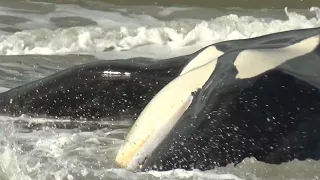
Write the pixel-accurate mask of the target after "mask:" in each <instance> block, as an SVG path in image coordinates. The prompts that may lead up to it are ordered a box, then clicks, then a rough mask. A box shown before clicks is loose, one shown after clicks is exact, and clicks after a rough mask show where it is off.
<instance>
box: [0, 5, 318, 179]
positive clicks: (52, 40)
mask: <svg viewBox="0 0 320 180" xmlns="http://www.w3.org/2000/svg"><path fill="white" fill-rule="evenodd" d="M319 26H320V9H319V7H310V8H309V9H305V10H301V9H300V10H297V9H288V8H284V9H280V10H279V9H277V10H275V9H273V10H272V9H259V10H252V9H251V10H249V9H241V8H229V9H227V8H225V9H223V8H217V9H214V8H200V7H190V6H181V7H180V6H177V7H176V6H175V7H162V6H157V5H148V6H133V5H132V6H129V5H127V6H125V5H122V6H120V5H112V4H106V3H102V4H99V5H97V6H80V5H77V4H51V3H40V2H38V3H34V2H20V3H18V2H17V3H13V2H12V3H10V2H5V3H0V56H1V57H0V91H6V90H8V89H11V88H14V87H17V86H19V85H23V84H25V83H27V82H30V81H33V80H37V79H40V78H42V77H45V76H48V75H50V74H53V73H55V72H58V71H60V70H63V69H66V68H69V67H72V66H75V65H78V64H83V63H88V62H93V61H98V60H110V59H119V60H121V59H125V58H130V57H148V58H152V59H153V60H155V61H156V60H158V59H165V58H169V57H174V56H180V55H184V54H188V53H191V52H194V51H196V50H198V49H200V48H201V47H204V46H206V45H209V44H212V43H216V42H220V41H225V40H232V39H244V38H250V37H256V36H260V35H264V34H269V33H275V32H280V31H285V30H291V29H300V28H312V27H319ZM69 122H70V121H69V120H68V119H66V120H60V121H59V123H60V124H68V123H69ZM56 123H57V122H56V120H54V119H47V118H29V117H27V116H21V117H17V118H12V117H6V116H0V180H87V179H90V180H98V179H99V180H109V179H136V180H140V179H141V180H146V179H197V180H198V179H199V180H200V179H210V180H211V179H218V180H222V179H255V180H257V179H259V180H260V179H270V180H271V179H272V180H275V179H320V161H314V160H304V161H298V160H294V161H292V162H289V163H283V164H281V165H270V164H266V163H263V162H259V161H257V160H256V159H255V158H253V157H248V158H246V159H244V160H243V161H242V162H241V163H240V164H238V165H233V164H229V165H228V166H226V167H220V168H216V169H213V170H209V171H204V172H203V171H199V170H193V171H185V170H179V169H178V170H173V171H167V172H157V171H151V172H143V173H134V172H130V171H126V170H124V169H119V168H116V167H115V165H114V158H115V155H116V153H117V150H118V149H119V147H120V146H121V144H122V142H123V139H124V137H125V136H126V134H127V133H128V131H129V128H130V126H131V125H132V121H130V120H122V119H120V120H119V121H117V122H100V123H101V124H102V125H103V127H104V128H102V129H96V130H91V131H88V130H86V128H85V127H89V126H96V124H89V123H87V124H86V123H83V122H79V124H78V125H79V127H77V128H71V129H63V128H60V126H59V127H57V126H56V125H55V124H56Z"/></svg>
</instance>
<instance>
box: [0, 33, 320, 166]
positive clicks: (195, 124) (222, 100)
mask: <svg viewBox="0 0 320 180" xmlns="http://www.w3.org/2000/svg"><path fill="white" fill-rule="evenodd" d="M319 36H320V28H313V29H303V30H302V29H301V30H293V31H288V32H281V33H275V34H270V35H266V36H261V37H257V38H252V39H245V40H234V41H226V42H220V43H216V44H213V45H210V46H207V47H205V48H203V49H201V50H199V51H197V52H195V53H193V54H190V55H186V56H181V57H175V58H171V59H166V60H150V59H143V58H135V59H128V60H114V61H99V62H95V63H90V64H84V65H80V66H76V67H73V68H70V69H67V70H64V71H61V72H59V73H56V74H53V75H51V76H48V77H46V78H44V79H40V80H38V81H35V82H31V83H28V84H26V85H23V86H20V87H17V88H14V89H11V90H9V91H7V92H4V93H1V94H0V114H1V115H8V116H21V115H22V114H27V115H30V116H34V117H37V116H47V117H53V118H64V117H69V118H71V119H78V120H98V121H103V120H117V119H121V118H123V117H130V118H132V119H136V118H137V120H136V122H135V124H134V125H133V126H132V128H131V131H130V133H129V134H128V136H127V138H126V140H125V142H124V144H123V146H122V147H121V149H120V150H119V153H118V155H117V157H116V163H117V164H118V166H120V167H124V168H128V169H132V170H150V169H156V170H169V169H174V168H183V169H193V168H197V169H201V170H205V169H211V168H214V167H216V166H225V165H227V164H229V163H238V162H240V161H241V160H242V159H243V158H245V157H250V156H253V157H255V158H257V159H258V160H261V161H264V162H269V163H281V162H286V161H290V160H292V159H294V158H298V159H306V158H313V159H319V158H320V152H319V151H320V143H319V141H320V123H319V122H320V93H319V88H320V71H319V69H320V50H319Z"/></svg>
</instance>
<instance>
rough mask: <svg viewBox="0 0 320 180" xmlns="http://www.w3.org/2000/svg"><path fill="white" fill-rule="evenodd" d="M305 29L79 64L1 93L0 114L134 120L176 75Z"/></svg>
mask: <svg viewBox="0 0 320 180" xmlns="http://www.w3.org/2000/svg"><path fill="white" fill-rule="evenodd" d="M309 31H310V32H309ZM309 31H307V32H304V31H303V32H299V36H296V33H294V32H292V33H278V34H270V35H266V36H263V37H259V38H253V39H250V40H241V41H238V40H236V41H226V42H219V43H216V44H213V45H209V46H207V47H204V48H202V49H200V50H198V51H196V52H195V53H192V54H189V55H186V56H180V57H174V58H170V59H164V60H154V59H148V58H131V59H124V60H102V61H97V62H93V63H88V64H82V65H78V66H75V67H71V68H69V69H66V70H63V71H61V72H58V73H55V74H53V75H50V76H48V77H45V78H43V79H39V80H36V81H34V82H31V83H27V84H25V85H22V86H19V87H16V88H13V89H10V90H9V91H6V92H3V93H1V94H0V114H1V115H8V116H13V117H19V116H21V115H28V116H31V117H50V118H54V119H61V118H70V119H71V120H80V121H81V120H83V121H105V120H118V119H123V118H128V119H133V120H135V119H136V118H137V117H138V115H139V114H140V113H141V112H142V110H143V109H144V108H145V106H146V105H147V104H148V103H149V102H150V100H151V99H152V98H153V97H154V96H155V95H156V94H157V93H158V92H159V91H160V90H161V89H162V88H163V87H164V86H165V85H167V84H168V83H169V82H171V81H172V80H173V79H175V78H177V77H178V76H181V75H183V74H185V73H187V72H188V71H190V70H192V69H194V68H196V67H199V66H201V65H203V64H206V63H207V62H209V61H212V60H214V59H215V58H217V57H219V56H221V55H223V54H224V53H226V52H228V51H235V50H237V49H238V50H241V49H248V48H259V47H267V48H277V47H283V46H287V45H290V44H292V43H294V42H296V41H300V40H301V39H304V38H306V37H308V36H310V35H311V34H314V33H316V32H317V29H313V30H309Z"/></svg>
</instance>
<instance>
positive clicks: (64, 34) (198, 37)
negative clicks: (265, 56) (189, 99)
mask: <svg viewBox="0 0 320 180" xmlns="http://www.w3.org/2000/svg"><path fill="white" fill-rule="evenodd" d="M310 11H311V12H313V13H314V14H315V15H314V17H312V18H309V19H307V17H306V16H303V15H301V14H298V13H295V12H289V11H288V10H287V9H285V13H286V14H287V16H288V19H287V20H279V19H272V20H270V19H263V18H255V17H252V16H238V15H234V14H230V15H227V16H222V17H218V18H215V19H212V20H210V21H204V20H176V21H167V22H161V24H162V25H161V26H159V22H158V20H154V21H156V23H154V24H153V25H147V26H146V25H145V24H144V25H142V26H141V25H139V22H140V21H141V20H139V19H135V21H136V22H135V24H136V25H137V26H135V27H132V26H130V25H128V24H126V23H123V25H122V27H117V28H110V27H108V28H106V27H103V26H100V25H99V26H87V27H72V28H66V29H56V30H49V29H35V30H25V31H22V32H17V33H14V34H11V35H2V36H0V54H1V55H23V54H47V55H52V54H68V53H88V54H90V53H96V52H103V51H104V50H106V49H110V50H113V51H124V50H131V51H132V52H133V53H134V51H135V50H136V49H139V48H141V47H142V48H143V47H145V49H143V50H144V51H148V50H151V51H152V52H153V53H155V54H156V55H154V56H158V57H159V56H160V55H163V54H167V52H170V51H175V52H179V51H181V54H182V53H186V52H190V51H192V52H193V51H195V50H196V49H199V48H201V47H203V46H206V45H209V44H212V43H215V42H219V41H224V40H232V39H243V38H251V37H256V36H260V35H264V34H269V33H274V32H279V31H285V30H291V29H299V28H312V27H319V26H320V18H319V14H320V9H319V8H316V7H313V8H311V9H310ZM146 16H147V15H146ZM130 19H132V17H130ZM150 21H152V20H150ZM150 24H152V23H150ZM111 27H112V26H111ZM154 45H157V47H156V48H155V47H153V46H154ZM159 48H161V51H162V53H160V52H159ZM152 49H153V50H152ZM140 53H143V52H140ZM175 55H176V54H175ZM147 56H148V54H147Z"/></svg>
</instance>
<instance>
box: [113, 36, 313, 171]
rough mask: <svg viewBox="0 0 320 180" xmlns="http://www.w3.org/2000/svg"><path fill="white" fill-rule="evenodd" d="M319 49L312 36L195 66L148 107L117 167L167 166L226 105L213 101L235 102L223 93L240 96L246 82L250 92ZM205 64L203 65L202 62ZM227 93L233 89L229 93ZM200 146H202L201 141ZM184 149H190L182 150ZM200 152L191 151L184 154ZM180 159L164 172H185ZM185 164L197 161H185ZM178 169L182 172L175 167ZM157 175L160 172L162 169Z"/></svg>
mask: <svg viewBox="0 0 320 180" xmlns="http://www.w3.org/2000/svg"><path fill="white" fill-rule="evenodd" d="M318 46H319V36H312V37H309V38H306V39H303V40H301V41H298V42H296V43H294V44H292V45H290V46H287V47H283V48H277V49H276V48H275V49H263V48H261V49H248V50H244V51H238V52H231V51H229V52H228V53H227V52H225V54H223V53H221V54H223V55H222V56H220V57H219V58H217V57H216V56H212V58H207V60H204V61H201V63H199V64H197V62H196V61H194V62H193V63H195V64H196V65H194V67H192V68H190V67H188V70H186V71H184V72H183V73H181V75H180V76H178V77H177V78H176V79H174V80H173V81H171V82H170V83H169V84H168V85H166V86H165V87H164V88H163V89H162V90H161V91H160V92H159V93H158V94H157V95H156V96H155V97H154V98H153V99H152V100H151V101H150V102H149V104H148V105H147V106H146V107H145V109H144V110H143V111H142V113H141V114H140V116H139V117H138V119H137V120H136V122H135V123H134V125H133V126H132V128H131V130H130V132H129V134H128V135H127V137H126V139H125V141H124V144H123V145H122V147H121V148H120V150H119V152H118V155H117V157H116V160H115V161H116V164H117V165H118V166H120V167H123V168H126V169H129V170H145V169H152V166H153V165H163V164H166V162H161V161H162V160H165V159H166V158H165V156H168V154H169V153H166V151H168V152H169V151H171V150H172V149H171V150H170V148H175V147H177V146H175V144H177V143H180V142H179V141H180V140H182V139H183V137H184V136H185V135H187V134H190V133H192V132H194V131H196V130H197V128H198V127H199V126H200V124H201V123H202V122H204V121H206V120H207V118H208V117H210V116H208V114H209V113H211V112H212V111H214V110H216V109H219V108H220V107H216V105H218V104H219V105H221V103H215V102H213V101H215V100H217V99H218V100H219V102H222V101H223V100H225V101H228V99H223V98H225V97H230V96H228V95H226V96H222V95H221V92H227V91H230V92H232V91H233V92H235V93H234V94H237V92H240V91H241V89H239V88H240V87H239V86H241V85H242V82H243V81H246V82H247V84H245V85H244V86H248V85H249V86H250V83H248V82H249V81H247V80H248V79H250V78H255V77H257V76H259V75H261V74H263V73H264V72H267V71H269V70H271V69H274V68H275V67H278V66H280V65H281V64H283V63H285V62H286V61H288V60H290V59H293V58H296V57H299V56H302V55H304V54H307V53H309V52H312V51H313V50H314V49H315V48H317V47H318ZM206 50H207V52H206ZM215 50H216V49H215ZM211 52H216V51H214V50H212V49H205V50H204V51H203V53H207V54H206V56H204V57H208V56H207V55H210V54H215V53H211ZM232 53H233V54H232ZM221 54H220V55H221ZM228 54H230V55H228ZM215 55H216V54H215ZM201 59H202V60H203V57H202V58H201ZM191 62H192V61H191ZM238 85H239V86H238ZM222 87H223V88H224V87H226V88H229V89H228V90H225V89H222ZM241 88H242V89H243V88H245V87H241ZM219 93H220V94H219ZM231 94H232V93H231ZM218 100H217V101H218ZM211 128H214V127H211ZM200 133H201V132H200ZM203 134H205V132H204V133H203ZM197 141H201V138H199V139H197ZM181 142H182V141H181ZM185 143H190V142H186V141H185ZM203 146H205V145H203ZM179 148H189V147H188V146H184V145H181V144H180V145H179ZM215 148H219V147H215ZM198 150H199V149H198ZM198 150H195V149H187V150H185V152H187V151H198ZM190 154H192V153H190ZM190 154H189V155H190ZM194 155H195V154H192V155H190V156H188V157H184V156H183V154H180V157H179V158H180V159H186V158H189V159H193V160H194V159H195V160H196V159H197V157H195V156H194ZM179 158H177V159H175V161H176V164H172V165H169V167H165V168H164V169H170V168H171V169H173V168H177V167H178V168H179V167H180V168H181V167H183V165H182V164H180V165H179ZM202 158H205V156H204V157H202ZM201 161H202V163H203V164H205V163H206V162H205V159H201ZM184 162H189V163H190V162H197V161H188V160H187V161H181V163H184ZM177 164H178V165H179V166H175V165H177ZM150 166H151V168H150ZM187 166H188V165H187ZM195 167H196V166H195ZM155 169H159V170H161V167H155ZM186 169H188V168H186Z"/></svg>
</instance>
